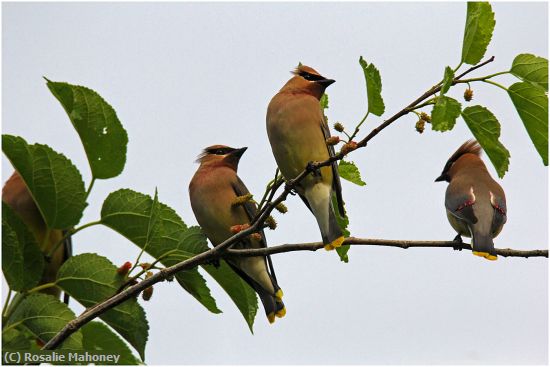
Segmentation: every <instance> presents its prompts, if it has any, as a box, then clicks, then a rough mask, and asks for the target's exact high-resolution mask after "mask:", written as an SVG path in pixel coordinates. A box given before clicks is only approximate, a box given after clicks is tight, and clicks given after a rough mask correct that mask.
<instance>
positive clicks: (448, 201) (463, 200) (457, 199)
mask: <svg viewBox="0 0 550 367" xmlns="http://www.w3.org/2000/svg"><path fill="white" fill-rule="evenodd" d="M453 191H454V190H453V187H452V185H449V187H448V188H447V194H446V195H445V208H447V210H448V211H449V213H451V214H452V215H453V216H455V217H457V218H458V219H461V220H463V221H465V222H467V223H469V224H475V223H477V217H476V216H475V214H474V208H473V205H474V204H475V197H472V195H471V194H470V193H469V192H468V193H457V192H453Z"/></svg>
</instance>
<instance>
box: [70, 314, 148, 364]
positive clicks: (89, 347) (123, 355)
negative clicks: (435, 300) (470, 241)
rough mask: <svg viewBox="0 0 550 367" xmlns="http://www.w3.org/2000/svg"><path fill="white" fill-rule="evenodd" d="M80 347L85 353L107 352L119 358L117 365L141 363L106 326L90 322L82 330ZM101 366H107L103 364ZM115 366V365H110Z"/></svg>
mask: <svg viewBox="0 0 550 367" xmlns="http://www.w3.org/2000/svg"><path fill="white" fill-rule="evenodd" d="M80 330H81V331H82V345H83V347H84V350H86V351H97V352H108V353H112V354H116V355H118V356H119V360H118V364H119V365H120V364H122V365H136V364H141V361H140V360H139V359H138V358H137V357H135V356H134V355H133V354H132V351H131V350H130V348H128V346H127V345H126V343H124V341H122V339H120V338H119V337H118V335H117V334H115V333H113V332H112V331H111V329H109V327H107V325H105V324H103V323H101V322H97V321H91V322H89V323H87V324H86V325H84V326H83V327H82V329H80ZM102 364H109V363H107V362H103V363H102ZM112 364H115V363H112Z"/></svg>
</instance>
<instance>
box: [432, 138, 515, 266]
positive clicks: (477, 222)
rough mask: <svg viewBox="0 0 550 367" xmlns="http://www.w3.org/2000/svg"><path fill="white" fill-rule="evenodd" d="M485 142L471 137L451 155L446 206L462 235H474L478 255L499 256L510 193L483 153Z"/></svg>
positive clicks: (447, 166)
mask: <svg viewBox="0 0 550 367" xmlns="http://www.w3.org/2000/svg"><path fill="white" fill-rule="evenodd" d="M480 154H481V146H480V145H479V144H478V142H477V141H475V140H468V141H467V142H465V143H464V144H462V146H461V147H460V148H458V150H457V151H456V152H455V153H454V154H453V155H452V156H451V158H449V160H448V161H447V164H445V168H443V172H442V173H441V176H439V177H438V178H436V179H435V181H447V182H449V186H448V187H447V192H446V193H445V208H446V209H447V218H448V219H449V223H451V226H453V228H454V229H455V230H456V231H457V232H458V236H457V237H456V239H457V240H460V236H466V237H472V250H473V253H474V255H477V256H482V257H484V258H486V259H488V260H496V259H497V253H496V250H495V245H494V244H493V238H495V237H496V236H498V234H499V233H500V231H501V230H502V227H503V226H504V223H506V197H505V196H504V191H503V190H502V187H500V185H499V184H498V183H496V182H495V180H493V178H492V177H491V175H490V174H489V171H487V167H485V164H484V163H483V161H482V160H481V158H480V157H479V156H480Z"/></svg>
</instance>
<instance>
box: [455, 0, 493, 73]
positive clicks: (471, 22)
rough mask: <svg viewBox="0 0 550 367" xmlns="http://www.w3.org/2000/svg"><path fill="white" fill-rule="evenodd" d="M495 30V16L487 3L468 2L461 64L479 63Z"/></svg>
mask: <svg viewBox="0 0 550 367" xmlns="http://www.w3.org/2000/svg"><path fill="white" fill-rule="evenodd" d="M494 29H495V14H494V13H493V10H492V8H491V4H489V3H488V2H468V9H467V12H466V28H465V30H464V40H463V42H462V62H465V63H467V64H470V65H475V64H477V63H478V62H480V61H481V59H482V58H483V56H484V55H485V52H486V51H487V46H489V43H490V42H491V38H492V36H493V30H494Z"/></svg>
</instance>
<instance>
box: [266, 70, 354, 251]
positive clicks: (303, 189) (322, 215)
mask: <svg viewBox="0 0 550 367" xmlns="http://www.w3.org/2000/svg"><path fill="white" fill-rule="evenodd" d="M293 74H294V76H293V77H292V78H291V79H290V80H289V81H288V82H287V83H286V84H285V85H284V86H283V88H282V89H281V90H280V91H279V93H277V94H276V95H275V96H274V97H273V98H272V99H271V102H270V103H269V106H268V108H267V117H266V123H267V135H268V136H269V142H270V143H271V149H272V150H273V155H274V156H275V160H276V161H277V165H278V166H279V169H280V170H281V173H282V175H283V176H284V178H285V179H286V180H291V179H293V178H295V177H296V176H298V175H299V174H300V173H301V172H302V171H303V170H304V169H305V168H306V166H307V164H308V163H309V162H311V161H325V160H327V159H328V158H329V157H330V156H333V155H334V147H332V146H327V144H326V139H327V138H329V137H330V130H329V127H328V124H327V123H326V121H325V118H324V115H323V112H322V111H321V106H320V104H319V100H320V98H321V96H322V95H323V93H324V92H325V89H326V88H327V87H328V86H329V85H331V84H332V83H334V80H333V79H327V78H325V77H323V76H321V75H320V74H319V73H318V72H317V71H315V70H314V69H312V68H310V67H308V66H305V65H299V66H298V68H296V70H295V71H294V72H293ZM333 190H334V192H335V193H336V199H337V202H338V209H339V211H340V214H341V215H342V216H344V215H345V210H344V202H343V200H342V186H341V183H340V176H339V174H338V164H337V163H336V162H334V163H332V165H331V166H327V167H322V168H321V169H319V170H318V171H316V172H313V173H312V174H310V175H308V176H307V177H306V178H304V179H303V180H302V181H301V182H300V183H299V184H298V185H297V187H296V192H297V193H298V194H299V195H300V198H301V199H302V200H303V201H304V203H305V204H306V206H307V207H308V208H309V209H310V210H311V211H312V212H313V215H315V219H316V220H317V224H318V225H319V229H320V230H321V236H322V238H323V243H324V244H325V249H326V250H332V249H334V248H335V247H339V246H341V245H342V242H343V241H344V237H343V235H342V230H341V229H340V226H339V225H338V223H337V221H336V216H335V213H334V208H333V206H332V192H333Z"/></svg>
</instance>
